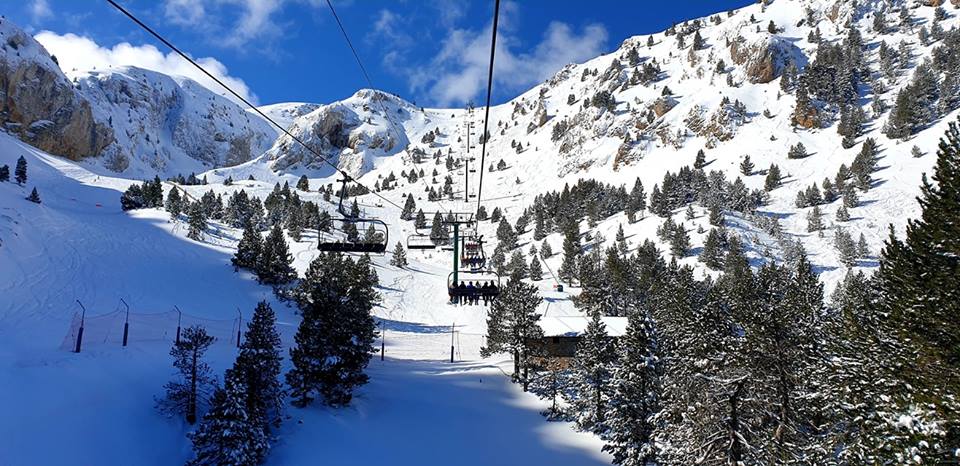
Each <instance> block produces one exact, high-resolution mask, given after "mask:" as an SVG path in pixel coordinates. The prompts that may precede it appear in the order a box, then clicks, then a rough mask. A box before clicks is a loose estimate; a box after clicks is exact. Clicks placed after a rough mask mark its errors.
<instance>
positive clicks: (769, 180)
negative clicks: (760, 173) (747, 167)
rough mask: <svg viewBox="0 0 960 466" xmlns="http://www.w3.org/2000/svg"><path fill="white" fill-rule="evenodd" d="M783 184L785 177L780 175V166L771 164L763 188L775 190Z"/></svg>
mask: <svg viewBox="0 0 960 466" xmlns="http://www.w3.org/2000/svg"><path fill="white" fill-rule="evenodd" d="M781 184H783V177H782V176H781V175H780V167H778V166H776V165H774V164H771V165H770V169H769V170H767V177H766V178H765V179H764V180H763V189H765V190H766V191H773V190H774V189H777V188H779V187H780V185H781Z"/></svg>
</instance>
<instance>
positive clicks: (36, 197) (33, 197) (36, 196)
mask: <svg viewBox="0 0 960 466" xmlns="http://www.w3.org/2000/svg"><path fill="white" fill-rule="evenodd" d="M27 200H28V201H30V202H33V203H35V204H39V203H40V193H38V192H37V188H36V187H34V188H33V191H30V195H29V196H27Z"/></svg>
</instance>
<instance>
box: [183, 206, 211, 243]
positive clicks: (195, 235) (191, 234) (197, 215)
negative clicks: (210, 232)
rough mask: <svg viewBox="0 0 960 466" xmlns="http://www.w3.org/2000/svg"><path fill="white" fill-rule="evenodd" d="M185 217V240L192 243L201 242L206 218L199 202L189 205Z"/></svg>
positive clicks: (205, 227)
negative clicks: (186, 224)
mask: <svg viewBox="0 0 960 466" xmlns="http://www.w3.org/2000/svg"><path fill="white" fill-rule="evenodd" d="M187 216H188V217H189V220H188V229H187V238H190V239H192V240H194V241H200V240H202V239H203V233H204V231H206V230H207V216H206V214H205V213H204V212H203V205H201V204H200V203H199V202H194V203H192V204H190V207H189V208H188V209H187Z"/></svg>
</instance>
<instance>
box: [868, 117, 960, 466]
mask: <svg viewBox="0 0 960 466" xmlns="http://www.w3.org/2000/svg"><path fill="white" fill-rule="evenodd" d="M944 136H945V138H944V139H941V141H940V144H939V150H938V151H937V164H936V166H935V168H934V172H933V177H932V179H933V181H934V183H931V182H930V181H929V180H928V179H927V178H926V177H924V179H923V184H922V186H921V195H920V198H919V201H920V206H921V209H922V212H921V217H920V218H919V219H916V220H909V221H908V222H907V228H906V238H905V239H904V240H900V239H898V238H897V237H896V236H894V234H893V231H892V229H891V235H890V238H889V239H888V240H887V242H886V244H885V247H884V249H883V251H882V252H881V255H880V269H879V271H877V273H876V276H875V289H876V291H877V297H876V299H875V301H874V302H873V303H871V305H870V309H869V310H870V314H869V315H870V317H872V318H873V319H875V320H876V322H877V327H878V328H876V329H875V331H877V332H880V334H881V335H883V336H888V338H887V341H885V342H884V343H885V344H887V345H889V346H888V347H885V348H884V349H885V351H884V357H883V359H882V366H881V367H880V370H881V374H882V375H883V376H886V377H890V378H891V379H892V380H894V381H895V383H894V384H893V387H898V388H899V389H897V390H895V391H893V390H891V392H888V393H886V394H885V397H886V399H888V400H890V403H889V404H891V405H892V406H888V407H889V408H890V409H892V410H893V412H892V413H891V416H892V417H893V418H894V419H895V418H896V417H897V416H898V415H899V416H907V415H909V416H910V417H911V418H912V419H913V420H914V422H915V424H912V425H911V426H908V428H907V429H901V430H899V431H897V432H892V433H890V441H889V442H888V443H887V444H888V449H887V450H886V451H887V452H890V453H895V454H898V455H903V454H907V455H909V456H910V457H913V458H919V459H921V461H923V462H924V463H926V462H930V463H937V462H938V461H944V460H946V458H947V456H948V455H949V452H948V451H946V450H951V449H954V448H955V447H956V445H958V442H960V439H958V438H957V434H956V432H957V430H956V429H957V428H958V426H960V415H958V414H957V413H958V412H960V411H958V410H957V408H958V406H957V401H956V400H955V396H954V395H955V394H956V393H958V391H960V376H958V374H960V356H958V355H960V353H958V348H960V323H958V319H957V318H956V316H958V315H960V288H958V287H957V286H956V284H957V282H956V277H957V276H960V208H958V204H960V197H958V194H957V193H958V192H960V125H958V124H957V123H951V124H950V127H949V129H948V130H947V131H946V133H945V135H944ZM917 361H923V363H922V364H917ZM921 400H923V401H921ZM919 406H924V408H923V409H920V408H918V407H919ZM931 423H937V424H939V425H941V426H942V429H943V430H940V429H925V428H924V427H925V426H930V425H932V424H931ZM890 429H891V428H889V427H888V428H887V430H890ZM944 433H945V434H946V436H947V438H946V439H943V438H942V437H943V436H944ZM936 445H943V447H946V448H943V447H941V448H942V450H941V451H937V448H936V447H935V446H936ZM884 458H890V460H891V461H892V460H893V456H892V455H890V454H885V455H884ZM917 462H918V463H919V462H920V461H917Z"/></svg>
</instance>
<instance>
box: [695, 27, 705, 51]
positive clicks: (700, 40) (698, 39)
mask: <svg viewBox="0 0 960 466" xmlns="http://www.w3.org/2000/svg"><path fill="white" fill-rule="evenodd" d="M704 46H705V44H704V42H703V38H702V37H700V31H696V32H694V33H693V49H694V50H700V49H702V48H703V47H704Z"/></svg>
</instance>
